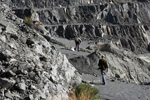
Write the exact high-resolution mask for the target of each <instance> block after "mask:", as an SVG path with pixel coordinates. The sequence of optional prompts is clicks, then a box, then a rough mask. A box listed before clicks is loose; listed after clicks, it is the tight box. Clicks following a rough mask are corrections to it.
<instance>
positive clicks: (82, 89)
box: [75, 84, 100, 100]
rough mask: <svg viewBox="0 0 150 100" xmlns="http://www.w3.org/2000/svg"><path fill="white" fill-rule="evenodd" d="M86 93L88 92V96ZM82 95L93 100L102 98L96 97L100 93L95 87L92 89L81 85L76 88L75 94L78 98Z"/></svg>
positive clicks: (89, 86) (86, 85) (87, 85)
mask: <svg viewBox="0 0 150 100" xmlns="http://www.w3.org/2000/svg"><path fill="white" fill-rule="evenodd" d="M85 92H86V94H85ZM82 93H84V95H85V96H90V97H91V100H94V99H98V98H100V97H96V95H97V94H98V93H99V90H98V89H97V88H95V87H92V86H91V85H89V84H79V85H78V86H77V87H76V88H75V94H76V96H77V98H79V97H80V96H81V94H82Z"/></svg>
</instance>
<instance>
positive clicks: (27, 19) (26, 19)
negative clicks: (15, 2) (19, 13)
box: [24, 16, 32, 25]
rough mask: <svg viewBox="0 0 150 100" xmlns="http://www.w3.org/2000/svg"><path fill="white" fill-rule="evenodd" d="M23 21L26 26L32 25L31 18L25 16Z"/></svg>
mask: <svg viewBox="0 0 150 100" xmlns="http://www.w3.org/2000/svg"><path fill="white" fill-rule="evenodd" d="M24 20H25V23H26V24H28V25H31V23H32V18H31V17H26V16H25V18H24Z"/></svg>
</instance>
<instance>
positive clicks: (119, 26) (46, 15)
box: [6, 0, 150, 53]
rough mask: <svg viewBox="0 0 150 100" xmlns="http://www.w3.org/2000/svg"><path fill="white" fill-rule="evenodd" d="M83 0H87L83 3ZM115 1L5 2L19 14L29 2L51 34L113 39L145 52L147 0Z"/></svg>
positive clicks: (149, 5)
mask: <svg viewBox="0 0 150 100" xmlns="http://www.w3.org/2000/svg"><path fill="white" fill-rule="evenodd" d="M84 1H87V2H91V3H90V4H87V3H86V2H84ZM116 1H117V0H99V1H98V0H95V1H92V0H89V1H88V0H79V1H76V2H74V1H68V0H61V1H60V0H57V2H53V1H49V0H42V1H40V3H39V1H34V0H28V1H17V0H13V1H11V0H8V1H7V2H6V3H8V4H9V5H10V7H12V8H13V5H15V7H16V8H13V9H14V11H15V12H16V14H17V15H19V17H22V15H24V10H25V9H24V8H28V6H29V7H30V8H32V9H34V10H35V11H36V12H37V13H38V14H39V18H40V21H41V22H42V23H43V25H44V26H45V28H46V29H48V30H49V32H50V34H51V35H52V36H53V35H55V36H59V37H63V38H67V39H73V38H74V37H75V36H82V38H83V39H86V40H89V39H90V40H93V41H96V42H97V41H99V40H101V39H103V38H104V40H105V41H106V40H109V41H114V40H117V41H120V42H121V46H122V47H123V48H127V49H130V50H131V51H134V52H136V53H143V52H147V47H148V44H149V43H150V41H149V40H150V35H149V32H150V31H149V28H150V27H149V23H150V12H149V9H150V2H147V1H146V0H145V1H142V2H141V1H140V0H137V1H135V0H133V1H125V0H120V1H118V2H116ZM81 2H82V3H81ZM92 2H93V3H92ZM28 4H30V5H28ZM52 5H54V6H53V7H52ZM23 7H24V8H23ZM18 12H19V14H18ZM21 12H22V13H21ZM20 13H21V14H20ZM99 37H101V38H99ZM95 39H96V40H95Z"/></svg>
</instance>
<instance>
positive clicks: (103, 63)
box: [98, 55, 108, 85]
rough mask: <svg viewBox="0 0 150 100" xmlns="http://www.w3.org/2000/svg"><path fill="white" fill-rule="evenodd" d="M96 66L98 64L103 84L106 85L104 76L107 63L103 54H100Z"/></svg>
mask: <svg viewBox="0 0 150 100" xmlns="http://www.w3.org/2000/svg"><path fill="white" fill-rule="evenodd" d="M98 66H99V68H98V69H100V70H101V75H102V82H103V85H106V77H105V76H106V72H108V63H107V61H106V59H105V56H104V55H102V56H101V59H100V60H99V63H98Z"/></svg>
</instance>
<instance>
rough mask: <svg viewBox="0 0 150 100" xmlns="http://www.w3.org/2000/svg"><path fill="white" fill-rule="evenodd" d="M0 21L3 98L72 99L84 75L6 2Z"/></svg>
mask: <svg viewBox="0 0 150 100" xmlns="http://www.w3.org/2000/svg"><path fill="white" fill-rule="evenodd" d="M0 18H1V19H0V99H1V100H6V99H8V100H53V99H54V100H60V99H68V93H69V91H70V89H71V87H72V85H73V84H74V83H75V81H76V80H80V76H78V73H77V72H76V69H75V68H74V67H73V66H72V65H71V64H70V63H69V62H68V59H67V58H66V56H65V55H63V54H61V53H60V52H59V51H58V50H56V49H55V47H54V46H52V45H51V43H49V42H48V41H47V40H46V39H45V38H44V37H43V36H42V35H41V33H39V32H36V31H33V30H32V29H31V28H29V27H28V26H27V25H26V24H24V23H23V20H22V19H20V18H18V17H17V16H16V15H14V14H13V12H12V11H11V9H9V7H8V6H7V5H6V4H3V3H2V4H0ZM77 77H78V78H77ZM76 78H77V79H76ZM78 82H80V81H78Z"/></svg>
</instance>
